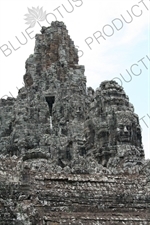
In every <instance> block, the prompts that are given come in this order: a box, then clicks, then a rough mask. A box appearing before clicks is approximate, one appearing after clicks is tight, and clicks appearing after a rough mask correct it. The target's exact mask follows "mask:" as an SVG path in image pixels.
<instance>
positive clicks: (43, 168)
mask: <svg viewBox="0 0 150 225" xmlns="http://www.w3.org/2000/svg"><path fill="white" fill-rule="evenodd" d="M24 83H25V87H23V88H21V89H20V90H19V93H18V96H17V98H16V99H13V98H8V99H7V100H5V99H1V100H0V166H1V167H0V181H1V189H0V190H1V197H0V198H1V199H3V200H2V201H1V202H0V209H1V215H2V216H1V217H0V219H2V218H3V221H6V220H5V219H4V217H7V219H8V218H10V219H9V224H19V222H18V221H21V222H22V224H46V225H52V224H53V225H54V224H131V223H130V222H129V221H133V222H135V221H136V222H135V223H134V224H148V223H149V220H148V217H147V215H149V213H148V210H149V206H150V205H149V204H150V203H149V199H150V198H149V191H150V189H149V187H150V186H149V178H148V177H149V176H150V165H149V161H145V160H144V151H143V147H142V137H141V129H140V125H139V119H138V115H137V114H135V113H134V108H133V105H132V104H131V103H130V102H129V98H128V96H127V95H126V94H125V92H124V90H123V88H122V87H121V86H119V85H118V84H117V83H116V82H115V81H104V82H102V83H101V84H100V86H99V87H98V88H97V89H96V91H94V90H93V89H92V88H91V87H89V88H86V77H85V75H84V66H80V65H78V52H77V49H76V48H75V46H74V43H73V41H72V40H71V39H70V36H69V35H68V31H67V29H66V26H65V25H64V24H63V23H62V22H52V24H51V27H47V28H46V27H43V28H42V30H41V34H37V35H36V43H35V49H34V54H33V55H30V56H29V58H28V59H27V61H26V74H25V75H24ZM100 177H102V180H99V179H100ZM118 181H119V183H118ZM126 182H127V183H126ZM138 182H141V184H138V185H137V183H138ZM121 183H122V185H121ZM117 184H118V185H117ZM15 185H16V186H15ZM10 186H12V187H13V188H12V190H11V188H10ZM59 187H60V189H59ZM111 187H112V190H111ZM130 188H131V189H132V188H133V189H135V190H136V192H135V194H134V193H132V192H131V193H130ZM5 189H6V190H7V191H8V193H9V195H8V199H9V200H7V196H6V193H5ZM146 193H147V194H146ZM97 196H99V197H97ZM10 202H11V204H12V206H11V204H10ZM125 202H126V203H125ZM9 204H10V205H9ZM4 205H5V206H6V207H4ZM32 206H33V207H32ZM129 207H131V209H130V210H129ZM144 207H146V211H145V212H144V214H143V209H144ZM8 211H9V212H8ZM113 211H114V212H115V213H114V215H113ZM81 212H82V213H81ZM93 212H94V213H95V214H92V213H93ZM117 212H119V213H120V214H118V213H117ZM124 212H126V213H124ZM7 213H8V214H9V216H7V215H6V214H7ZM58 213H60V214H61V216H60V217H59V216H58ZM136 214H138V220H137V218H136ZM129 215H130V216H129ZM73 218H75V219H73ZM110 218H112V219H111V220H110ZM13 219H14V221H15V222H14V223H13V222H12V221H13ZM128 220H129V221H128ZM90 221H91V222H90ZM109 221H112V223H111V222H109ZM122 221H123V222H122ZM3 224H6V223H3Z"/></svg>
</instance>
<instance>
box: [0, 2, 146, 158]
mask: <svg viewBox="0 0 150 225" xmlns="http://www.w3.org/2000/svg"><path fill="white" fill-rule="evenodd" d="M38 6H39V8H41V7H43V12H45V11H46V17H45V19H44V20H43V21H39V23H36V24H35V25H34V24H33V25H34V26H33V27H32V28H29V24H25V23H26V22H27V20H26V21H25V18H27V16H25V14H29V11H30V10H29V11H28V8H29V9H33V8H32V7H34V8H35V9H36V8H37V7H38ZM30 12H31V11H30ZM43 15H44V14H43ZM40 18H42V17H40ZM55 20H58V21H63V22H64V23H65V24H66V26H67V29H68V31H69V34H70V36H71V38H72V40H73V41H74V43H75V45H76V46H77V48H78V49H79V50H80V51H79V55H80V56H81V57H80V61H79V64H81V65H84V66H85V76H86V77H87V86H92V87H93V88H94V89H96V88H97V87H98V86H99V84H100V83H101V82H102V81H104V80H111V79H115V80H116V81H117V82H118V83H119V84H120V85H122V86H123V87H124V89H125V92H126V94H127V95H128V96H129V99H130V102H131V103H132V104H133V105H134V108H135V113H137V114H138V115H139V118H140V119H141V120H140V124H141V127H142V136H143V145H144V150H145V154H146V158H150V139H149V136H150V132H149V127H150V104H149V101H150V91H149V90H150V79H149V74H150V69H149V68H150V66H149V65H150V1H149V0H142V1H140V0H138V1H135V0H116V1H114V0H110V1H109V0H105V1H104V0H49V1H48V0H45V1H44V0H37V1H34V0H30V1H28V0H26V1H20V0H18V1H17V0H0V31H1V34H0V62H1V64H0V98H2V97H4V96H5V98H6V96H10V97H11V96H14V97H16V96H17V92H18V90H17V89H18V88H21V87H22V86H23V85H22V82H23V75H24V74H25V61H26V59H27V58H28V57H29V55H30V54H33V51H34V44H35V39H34V36H35V34H36V33H40V30H41V27H40V26H50V23H51V21H55ZM23 44H24V45H23ZM142 118H143V119H142Z"/></svg>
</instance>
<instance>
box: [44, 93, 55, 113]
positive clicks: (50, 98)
mask: <svg viewBox="0 0 150 225" xmlns="http://www.w3.org/2000/svg"><path fill="white" fill-rule="evenodd" d="M45 99H46V102H47V104H48V106H49V111H50V116H52V108H53V104H54V102H55V96H46V97H45Z"/></svg>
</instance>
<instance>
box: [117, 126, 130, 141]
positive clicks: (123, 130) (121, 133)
mask: <svg viewBox="0 0 150 225" xmlns="http://www.w3.org/2000/svg"><path fill="white" fill-rule="evenodd" d="M117 133H118V137H119V138H118V141H121V142H130V141H131V125H130V124H124V123H120V124H118V127H117Z"/></svg>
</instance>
